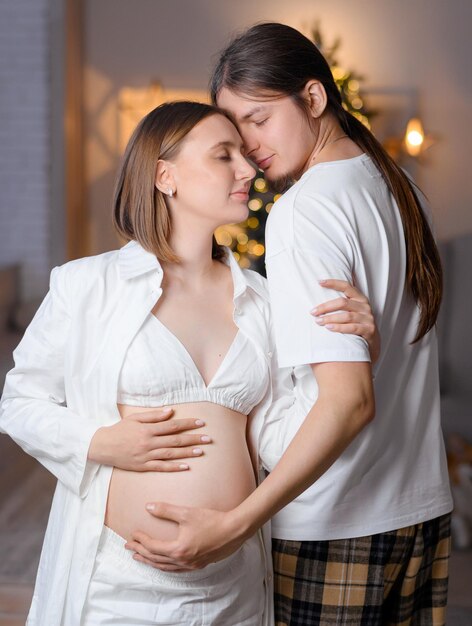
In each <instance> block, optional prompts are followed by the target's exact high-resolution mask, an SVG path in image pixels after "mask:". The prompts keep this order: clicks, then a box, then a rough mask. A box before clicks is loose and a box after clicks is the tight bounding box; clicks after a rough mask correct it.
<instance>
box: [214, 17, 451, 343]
mask: <svg viewBox="0 0 472 626" xmlns="http://www.w3.org/2000/svg"><path fill="white" fill-rule="evenodd" d="M311 79H315V80H318V81H319V82H320V83H322V85H323V86H324V88H325V90H326V94H327V98H328V104H327V110H328V111H329V112H331V113H332V114H333V115H334V116H335V118H336V119H337V121H338V122H339V124H340V126H341V128H342V129H343V131H344V132H345V133H346V135H348V136H349V137H350V138H351V139H352V140H353V141H354V142H355V143H356V144H357V145H358V146H359V147H360V148H361V149H362V150H363V151H364V152H365V153H366V154H368V155H369V156H370V157H371V159H372V160H373V162H374V163H375V164H376V166H377V168H378V169H379V171H380V172H381V174H382V176H383V178H384V180H385V183H386V184H387V186H388V188H389V190H390V192H391V193H392V195H393V197H394V198H395V200H396V202H397V205H398V208H399V210H400V214H401V218H402V222H403V230H404V234H405V242H406V252H407V264H406V282H407V285H408V287H409V289H410V291H411V293H412V295H413V297H414V299H415V301H416V303H417V305H418V307H419V309H420V321H419V324H418V329H417V333H416V337H415V339H414V342H416V341H419V340H420V339H421V338H422V337H423V336H424V335H425V334H426V333H427V332H428V331H429V330H431V328H432V327H433V326H434V324H435V323H436V319H437V316H438V313H439V307H440V304H441V297H442V269H441V261H440V258H439V252H438V249H437V246H436V243H435V241H434V237H433V234H432V232H431V229H430V227H429V224H428V221H427V219H426V217H425V215H424V213H423V210H422V208H421V204H420V201H419V199H418V195H417V193H416V191H415V189H414V187H413V185H412V183H411V182H410V180H409V179H408V177H407V176H406V175H405V173H404V172H403V170H402V169H401V168H400V167H399V166H398V165H397V164H396V163H395V162H394V161H393V159H392V158H391V157H390V156H389V155H388V154H387V152H386V151H385V150H384V148H383V147H382V146H381V144H380V143H379V142H378V141H377V139H376V138H375V137H374V135H373V134H372V133H371V132H370V131H369V129H368V128H366V127H365V126H364V125H363V124H362V123H361V122H360V121H359V120H357V119H356V118H355V117H354V116H353V115H351V113H349V112H348V111H346V110H345V109H344V108H343V106H342V99H341V94H340V92H339V89H338V87H337V85H336V83H335V81H334V78H333V75H332V73H331V69H330V67H329V64H328V62H327V61H326V59H325V58H324V57H323V55H322V54H321V52H320V51H319V50H318V48H317V47H316V46H315V44H314V43H313V42H312V41H310V40H309V39H308V38H307V37H305V36H304V35H302V34H301V33H300V32H299V31H297V30H295V29H294V28H291V27H290V26H286V25H284V24H276V23H265V24H257V25H255V26H253V27H252V28H250V29H249V30H247V31H246V32H244V33H243V34H242V35H240V36H238V37H237V38H236V39H234V40H233V41H232V42H231V43H230V44H229V46H228V47H227V48H226V49H225V50H224V51H223V53H222V54H221V56H220V59H219V61H218V63H217V65H216V67H215V70H214V72H213V75H212V77H211V80H210V92H211V97H212V101H213V103H215V104H216V101H217V97H218V94H219V92H220V91H221V89H222V88H223V87H226V88H228V89H229V90H231V91H233V92H234V93H241V94H246V95H253V96H255V97H257V96H260V94H261V92H273V93H274V95H275V94H278V95H280V94H284V95H287V96H290V97H292V98H293V99H294V100H295V102H296V103H297V104H298V105H299V106H300V107H301V108H303V110H306V103H305V101H304V99H303V98H302V96H301V94H302V91H303V88H304V87H305V85H306V83H307V82H308V81H309V80H311Z"/></svg>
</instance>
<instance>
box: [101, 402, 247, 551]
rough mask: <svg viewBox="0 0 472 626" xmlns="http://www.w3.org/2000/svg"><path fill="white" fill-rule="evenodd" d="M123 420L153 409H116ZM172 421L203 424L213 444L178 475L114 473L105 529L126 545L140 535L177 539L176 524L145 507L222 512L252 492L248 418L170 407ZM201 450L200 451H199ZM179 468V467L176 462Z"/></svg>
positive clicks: (215, 408)
mask: <svg viewBox="0 0 472 626" xmlns="http://www.w3.org/2000/svg"><path fill="white" fill-rule="evenodd" d="M118 408H119V410H120V414H121V417H122V419H127V417H128V416H130V415H131V414H133V413H138V412H145V411H149V410H151V409H146V408H143V407H132V406H125V405H119V406H118ZM172 408H173V409H174V414H173V416H172V417H171V419H179V418H188V417H192V418H195V419H202V420H204V421H205V424H206V425H205V426H204V427H203V428H200V429H199V430H198V431H196V430H195V431H189V432H192V433H197V432H201V433H202V434H203V433H205V434H206V435H209V436H210V437H211V438H212V443H210V444H206V445H204V446H201V448H202V450H203V455H202V456H199V457H194V458H189V459H185V460H183V461H181V462H185V463H187V464H188V465H189V467H190V469H189V470H186V471H182V472H171V473H164V472H131V471H127V470H121V469H117V468H114V470H113V473H112V477H111V482H110V489H109V492H108V501H107V510H106V516H105V524H106V525H107V526H108V527H109V528H111V529H112V530H114V531H115V532H116V533H118V534H119V535H121V536H122V537H124V538H125V539H127V540H129V539H130V538H131V534H132V533H133V532H134V531H136V530H140V531H143V532H145V533H147V534H148V535H150V536H152V537H154V538H156V539H157V538H159V539H173V538H175V537H176V535H177V525H176V524H175V523H174V522H170V521H166V520H159V519H157V518H155V517H153V516H152V515H151V514H150V513H148V512H147V511H146V508H145V506H146V503H147V502H168V503H171V504H178V505H183V506H196V507H204V508H211V509H217V510H220V511H226V510H229V509H232V508H233V507H235V506H237V505H238V504H240V503H241V502H242V501H243V500H244V499H245V498H246V497H247V496H248V495H249V494H250V493H251V492H252V491H254V489H255V487H256V483H255V478H254V470H253V467H252V463H251V458H250V455H249V450H248V447H247V443H246V423H247V417H246V416H245V415H242V414H241V413H237V412H236V411H232V410H230V409H226V408H224V407H222V406H219V405H216V404H213V403H210V402H193V403H186V404H178V405H175V406H173V407H172ZM199 447H200V446H199ZM175 462H177V463H178V462H179V461H175Z"/></svg>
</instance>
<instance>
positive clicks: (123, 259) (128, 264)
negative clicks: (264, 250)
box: [118, 240, 268, 300]
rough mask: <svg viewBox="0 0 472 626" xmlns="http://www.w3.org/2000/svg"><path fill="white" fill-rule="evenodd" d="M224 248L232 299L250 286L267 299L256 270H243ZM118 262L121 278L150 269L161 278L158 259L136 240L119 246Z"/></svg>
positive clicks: (126, 278)
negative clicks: (232, 292) (232, 289)
mask: <svg viewBox="0 0 472 626" xmlns="http://www.w3.org/2000/svg"><path fill="white" fill-rule="evenodd" d="M225 250H226V258H225V259H224V262H225V263H226V265H228V266H229V268H230V270H231V275H232V278H233V284H234V296H233V299H234V300H236V299H237V298H240V297H241V296H242V295H243V294H244V293H245V292H246V290H247V288H248V287H250V288H251V289H252V290H253V291H255V292H256V293H257V294H258V295H259V296H261V297H262V298H264V300H267V299H268V295H267V289H265V288H264V286H263V284H262V283H263V281H262V280H261V276H259V274H257V273H256V272H250V271H243V270H242V269H241V268H240V267H239V264H238V262H237V261H236V259H235V258H234V255H233V253H232V252H231V250H230V248H226V247H225ZM118 264H119V271H120V276H121V278H122V279H123V280H130V279H132V278H136V277H137V276H142V275H143V274H146V273H147V272H151V271H156V272H157V273H158V274H159V275H160V278H161V280H162V276H163V269H162V266H161V264H160V263H159V260H158V259H157V257H156V256H155V255H154V254H152V253H151V252H148V251H147V250H145V249H144V248H143V247H142V246H141V245H140V244H139V243H138V242H137V241H134V240H133V241H130V242H128V243H127V244H126V245H125V246H123V247H122V248H120V250H119V257H118Z"/></svg>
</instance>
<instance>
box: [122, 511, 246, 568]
mask: <svg viewBox="0 0 472 626" xmlns="http://www.w3.org/2000/svg"><path fill="white" fill-rule="evenodd" d="M146 508H147V510H148V511H149V513H150V514H151V515H153V516H154V517H157V518H159V519H163V520H170V521H172V522H175V523H177V524H178V525H179V533H178V536H177V538H176V539H175V540H174V541H160V540H157V539H152V538H151V537H149V535H146V534H145V533H142V532H139V531H137V532H134V533H133V539H132V541H128V542H127V543H126V545H125V547H126V549H128V550H131V551H133V552H134V553H135V554H134V558H135V559H136V560H137V561H141V562H142V563H147V564H148V565H152V566H153V567H155V568H157V569H160V570H164V571H174V572H175V571H189V570H194V569H201V568H202V567H206V566H207V565H209V564H210V563H215V562H216V561H221V560H222V559H224V558H226V557H228V556H230V555H231V554H233V552H235V551H236V550H237V549H238V548H240V547H241V545H242V544H243V543H244V542H245V541H246V539H247V538H248V537H247V536H245V534H244V533H243V532H242V527H241V526H240V525H239V524H238V522H237V519H236V518H235V516H234V514H233V513H234V512H233V511H227V512H224V511H216V510H214V509H203V508H191V507H184V506H174V505H171V504H164V503H151V504H149V505H147V507H146Z"/></svg>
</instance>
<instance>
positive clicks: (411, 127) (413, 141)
mask: <svg viewBox="0 0 472 626" xmlns="http://www.w3.org/2000/svg"><path fill="white" fill-rule="evenodd" d="M424 141H425V134H424V129H423V124H422V123H421V120H420V119H419V118H418V117H413V118H411V120H410V121H409V122H408V124H407V127H406V131H405V137H404V140H403V142H404V147H405V150H406V151H407V152H408V154H409V155H410V156H412V157H417V156H419V155H420V154H421V151H422V150H423V147H424Z"/></svg>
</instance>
